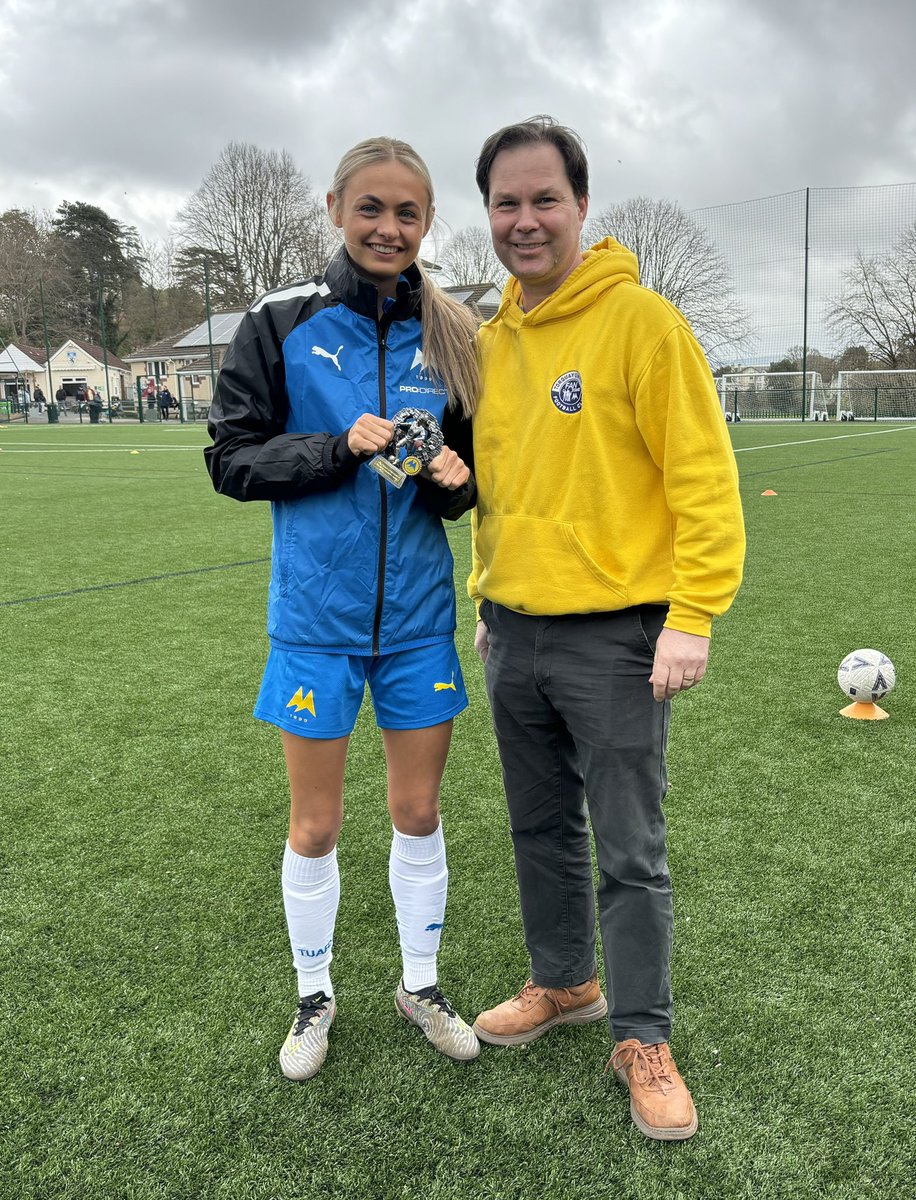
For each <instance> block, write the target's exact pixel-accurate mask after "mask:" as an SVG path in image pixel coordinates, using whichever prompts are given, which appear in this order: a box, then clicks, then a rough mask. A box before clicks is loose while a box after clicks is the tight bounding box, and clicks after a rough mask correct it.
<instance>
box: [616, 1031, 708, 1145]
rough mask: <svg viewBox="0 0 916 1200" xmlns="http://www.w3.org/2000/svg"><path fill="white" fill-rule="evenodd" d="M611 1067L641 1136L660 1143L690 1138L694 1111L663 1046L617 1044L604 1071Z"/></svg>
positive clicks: (630, 1042) (633, 1042) (635, 1042)
mask: <svg viewBox="0 0 916 1200" xmlns="http://www.w3.org/2000/svg"><path fill="white" fill-rule="evenodd" d="M611 1067H613V1069H614V1074H615V1075H616V1076H617V1078H618V1079H619V1080H620V1082H621V1083H625V1084H626V1085H627V1087H628V1088H629V1089H630V1116H631V1117H632V1118H633V1124H634V1125H635V1126H636V1128H637V1129H638V1130H639V1131H640V1132H641V1133H644V1134H645V1135H646V1137H650V1138H655V1139H656V1140H657V1141H661V1142H680V1141H683V1140H684V1138H689V1137H693V1135H694V1134H695V1133H696V1131H697V1110H696V1109H695V1108H694V1106H693V1099H692V1098H691V1095H690V1092H688V1090H687V1084H686V1083H684V1081H683V1079H681V1077H680V1075H679V1074H678V1070H677V1067H676V1066H675V1065H674V1059H673V1058H672V1057H671V1051H670V1050H669V1049H668V1043H667V1042H657V1043H656V1044H655V1045H652V1046H644V1045H643V1044H642V1043H641V1042H639V1041H638V1040H637V1039H636V1038H629V1039H628V1040H627V1041H625V1042H618V1043H617V1045H616V1047H615V1048H614V1053H613V1054H612V1055H611V1059H610V1062H609V1063H608V1065H607V1067H605V1071H608V1070H609V1069H610V1068H611Z"/></svg>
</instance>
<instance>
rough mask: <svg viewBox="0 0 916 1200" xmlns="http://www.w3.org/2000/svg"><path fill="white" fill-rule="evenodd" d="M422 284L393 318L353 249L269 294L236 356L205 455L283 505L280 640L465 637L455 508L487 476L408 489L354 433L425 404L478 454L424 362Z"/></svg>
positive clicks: (277, 537) (410, 280) (271, 612)
mask: <svg viewBox="0 0 916 1200" xmlns="http://www.w3.org/2000/svg"><path fill="white" fill-rule="evenodd" d="M420 290H421V288H420V276H419V272H418V271H417V269H416V267H411V268H410V270H409V271H408V272H407V273H406V275H405V276H403V277H402V279H401V282H400V283H399V285H398V294H397V298H396V299H395V301H394V302H393V303H391V304H390V306H389V307H388V308H387V309H386V311H385V313H384V315H383V316H382V317H381V319H379V318H378V317H377V312H378V293H377V291H376V288H375V287H374V286H373V285H372V284H370V283H369V282H367V281H366V280H365V279H363V278H362V277H361V276H360V275H359V274H358V273H357V272H356V271H355V269H354V268H353V266H352V264H351V262H350V259H349V257H348V256H347V254H346V251H345V250H343V249H341V250H340V251H339V252H338V253H337V254H336V255H335V257H334V258H333V259H332V261H331V262H330V264H329V265H328V268H327V270H326V271H325V273H324V275H323V276H317V277H316V278H315V279H312V280H310V281H308V282H306V283H300V284H295V285H293V286H290V287H282V288H277V289H275V290H274V291H272V292H268V293H267V295H265V296H263V297H262V298H261V299H260V300H258V301H257V302H256V303H255V304H253V305H252V307H251V308H250V309H249V310H248V312H247V313H246V314H245V316H244V318H243V319H242V322H241V324H240V325H239V327H238V330H237V332H236V334H235V337H234V338H233V340H232V343H231V345H230V346H229V349H228V351H227V352H226V358H225V361H224V362H223V366H222V368H221V370H220V373H219V380H218V382H217V386H216V394H215V396H214V399H213V404H212V406H211V409H210V423H209V427H208V428H209V432H210V436H211V437H212V439H213V445H212V446H209V447H207V449H206V450H205V451H204V455H205V458H206V461H207V469H208V470H209V472H210V475H211V478H212V479H213V486H214V487H215V488H216V490H217V491H218V492H221V493H223V494H225V495H228V496H233V497H235V499H236V500H270V501H271V502H272V507H273V526H274V536H273V557H272V573H271V582H270V599H269V604H268V623H267V629H268V633H269V635H270V638H271V642H272V644H273V645H275V646H279V647H281V648H285V649H291V650H310V651H314V652H319V651H320V652H324V653H338V654H385V653H388V652H390V651H394V650H407V649H411V648H414V647H417V646H425V645H429V644H432V643H434V642H440V641H444V640H447V639H448V638H450V637H451V636H452V634H453V633H454V629H455V589H454V584H453V578H452V556H451V552H450V550H449V546H448V541H447V538H446V535H445V530H444V529H443V527H442V518H443V517H444V518H446V519H450V520H454V519H455V518H457V517H459V516H461V514H462V513H464V512H467V510H468V509H470V508H472V507H473V506H474V503H475V500H476V491H477V489H476V485H475V483H474V480H473V477H472V478H471V480H469V481H468V483H467V484H465V486H464V487H463V488H461V489H459V490H457V491H449V490H448V489H446V488H440V487H438V486H437V485H436V484H434V483H433V482H432V481H431V480H427V479H424V478H422V477H421V476H417V477H415V478H414V479H408V480H407V481H406V482H405V484H404V486H403V487H402V488H401V489H400V490H398V489H395V488H392V487H391V486H390V485H389V484H387V483H386V482H385V481H384V480H383V479H381V478H380V476H378V475H377V474H376V473H375V472H374V471H370V470H368V469H367V468H366V467H365V466H364V465H363V464H364V463H365V461H366V459H365V458H363V457H360V456H356V455H354V454H353V453H352V452H351V451H350V449H349V447H348V445H347V434H348V432H349V429H350V426H351V425H353V423H354V422H355V421H356V420H357V418H358V417H360V416H362V415H363V413H367V412H369V413H374V414H375V415H376V416H381V417H386V418H388V419H390V418H391V417H392V416H393V415H394V413H395V412H396V411H397V410H398V409H400V408H425V409H427V410H428V411H430V412H431V413H432V414H433V415H434V416H435V417H436V419H437V420H438V421H439V423H440V424H441V426H442V431H443V434H444V436H445V442H446V445H447V446H450V447H451V448H452V449H453V450H455V451H456V453H457V454H458V455H460V457H461V458H462V459H463V460H464V461H465V462H466V463H467V464H468V465H469V466H470V465H471V464H472V448H471V427H470V422H469V421H467V420H466V419H465V418H463V417H462V416H461V415H460V412H458V411H453V410H450V409H448V408H447V403H446V402H447V399H448V397H447V396H446V393H445V390H444V389H443V388H442V386H441V385H440V384H439V382H438V381H437V380H435V379H431V378H430V377H429V375H428V373H427V372H426V370H425V369H424V366H423V362H422V358H421V353H420V349H421V328H420V320H419V316H420V308H419V304H420ZM315 430H324V431H326V432H322V433H316V432H315Z"/></svg>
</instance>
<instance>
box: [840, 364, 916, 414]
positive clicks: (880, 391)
mask: <svg viewBox="0 0 916 1200" xmlns="http://www.w3.org/2000/svg"><path fill="white" fill-rule="evenodd" d="M835 407H836V419H837V420H838V421H849V420H854V421H913V420H916V371H874V370H873V371H840V373H839V374H838V375H837V377H836V405H835Z"/></svg>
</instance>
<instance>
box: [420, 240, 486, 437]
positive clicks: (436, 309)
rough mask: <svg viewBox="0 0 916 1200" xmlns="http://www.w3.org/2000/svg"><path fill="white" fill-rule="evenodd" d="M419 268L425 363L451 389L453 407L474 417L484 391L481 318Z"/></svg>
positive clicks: (450, 395) (451, 404)
mask: <svg viewBox="0 0 916 1200" xmlns="http://www.w3.org/2000/svg"><path fill="white" fill-rule="evenodd" d="M417 269H418V270H419V272H420V276H421V278H422V280H423V293H422V297H421V300H420V308H421V314H422V318H423V362H424V363H425V365H426V367H427V369H428V370H429V371H431V372H432V374H433V375H435V376H436V378H437V379H438V380H439V381H440V382H441V383H442V385H443V387H444V388H445V390H446V391H447V392H448V405H449V408H451V409H458V410H460V412H461V413H462V415H463V416H465V417H472V416H473V415H474V409H475V408H476V407H477V397H478V394H479V392H480V365H479V362H478V358H477V343H476V340H475V338H476V334H477V321H476V320H475V318H474V314H473V313H472V312H471V310H470V309H469V308H466V307H465V306H464V305H463V304H459V303H458V301H457V300H453V299H452V297H451V296H449V295H448V294H447V293H446V292H443V291H442V290H441V289H440V288H437V287H436V285H435V284H434V283H433V282H432V281H431V280H430V278H429V276H428V275H427V274H426V272H425V271H424V270H423V268H422V267H421V266H420V263H419V261H418V262H417Z"/></svg>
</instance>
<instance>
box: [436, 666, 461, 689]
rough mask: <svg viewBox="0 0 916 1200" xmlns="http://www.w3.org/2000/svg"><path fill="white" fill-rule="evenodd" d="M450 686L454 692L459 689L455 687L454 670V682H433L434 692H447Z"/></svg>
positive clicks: (453, 674) (453, 677) (453, 673)
mask: <svg viewBox="0 0 916 1200" xmlns="http://www.w3.org/2000/svg"><path fill="white" fill-rule="evenodd" d="M449 688H451V689H452V691H453V692H457V691H458V689H457V688H456V687H455V672H454V671H452V682H451V683H434V684H433V691H434V692H447V691H448V689H449Z"/></svg>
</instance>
